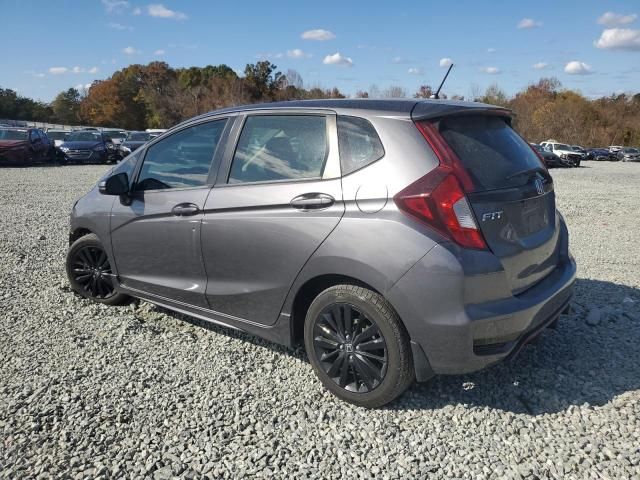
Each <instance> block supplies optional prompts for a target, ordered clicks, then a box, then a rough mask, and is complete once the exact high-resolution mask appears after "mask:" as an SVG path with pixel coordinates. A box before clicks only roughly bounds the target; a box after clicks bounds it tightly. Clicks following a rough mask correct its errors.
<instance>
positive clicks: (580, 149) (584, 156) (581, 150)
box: [571, 145, 590, 160]
mask: <svg viewBox="0 0 640 480" xmlns="http://www.w3.org/2000/svg"><path fill="white" fill-rule="evenodd" d="M571 148H572V149H573V151H574V152H578V153H579V154H580V155H582V159H583V160H590V158H589V153H588V152H587V151H586V150H585V149H584V148H583V147H581V146H580V145H571Z"/></svg>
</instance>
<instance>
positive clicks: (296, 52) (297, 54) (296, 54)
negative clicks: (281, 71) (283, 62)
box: [287, 48, 311, 58]
mask: <svg viewBox="0 0 640 480" xmlns="http://www.w3.org/2000/svg"><path fill="white" fill-rule="evenodd" d="M287 57H290V58H310V57H311V54H309V53H305V52H304V51H302V50H300V49H299V48H294V49H293V50H287Z"/></svg>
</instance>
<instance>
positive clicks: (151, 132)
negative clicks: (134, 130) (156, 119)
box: [145, 128, 167, 138]
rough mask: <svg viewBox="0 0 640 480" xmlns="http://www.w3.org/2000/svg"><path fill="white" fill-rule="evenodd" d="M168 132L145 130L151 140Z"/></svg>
mask: <svg viewBox="0 0 640 480" xmlns="http://www.w3.org/2000/svg"><path fill="white" fill-rule="evenodd" d="M166 131H167V129H166V128H147V129H146V130H145V132H147V133H148V134H149V135H150V136H151V138H156V137H159V136H160V135H162V134H163V133H164V132H166Z"/></svg>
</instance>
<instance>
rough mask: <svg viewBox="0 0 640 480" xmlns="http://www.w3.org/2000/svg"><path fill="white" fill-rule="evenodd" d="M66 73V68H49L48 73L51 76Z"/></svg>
mask: <svg viewBox="0 0 640 480" xmlns="http://www.w3.org/2000/svg"><path fill="white" fill-rule="evenodd" d="M67 71H69V69H68V68H67V67H51V68H50V69H49V73H51V74H53V75H60V74H63V73H67Z"/></svg>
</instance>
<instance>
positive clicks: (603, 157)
mask: <svg viewBox="0 0 640 480" xmlns="http://www.w3.org/2000/svg"><path fill="white" fill-rule="evenodd" d="M589 155H591V158H592V159H593V160H597V161H599V162H602V161H610V160H617V159H616V158H615V154H613V153H611V152H610V151H609V149H608V148H590V149H589Z"/></svg>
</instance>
